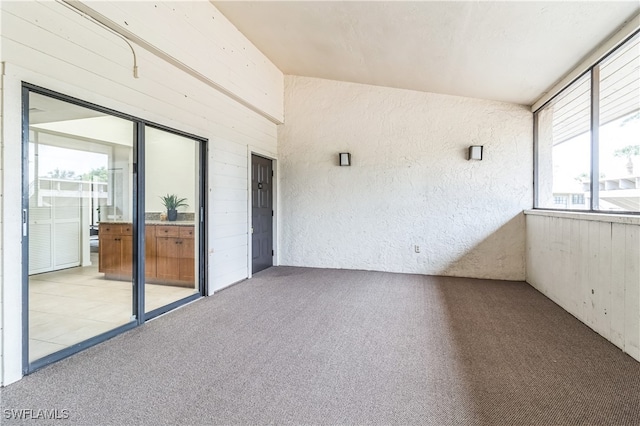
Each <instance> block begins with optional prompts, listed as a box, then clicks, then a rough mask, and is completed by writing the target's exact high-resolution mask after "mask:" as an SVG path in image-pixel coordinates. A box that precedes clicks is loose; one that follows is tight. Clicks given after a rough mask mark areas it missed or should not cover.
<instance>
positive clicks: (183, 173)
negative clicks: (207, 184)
mask: <svg viewBox="0 0 640 426" xmlns="http://www.w3.org/2000/svg"><path fill="white" fill-rule="evenodd" d="M145 145H146V148H147V149H146V150H145V163H146V168H145V174H146V177H147V178H146V179H145V210H146V211H147V212H161V213H164V212H166V210H167V209H166V208H165V207H164V205H163V204H162V200H161V199H160V197H161V196H164V195H167V194H176V195H177V196H178V198H186V199H187V200H186V203H187V204H188V206H185V207H180V208H178V211H179V212H191V213H193V212H194V209H195V206H196V205H197V198H196V197H197V192H196V189H197V187H196V180H197V176H198V173H199V171H198V167H197V163H196V158H197V157H196V155H197V152H198V150H197V148H198V144H197V143H196V142H195V141H194V140H192V139H187V138H184V137H181V136H177V135H174V134H172V133H167V132H164V131H160V130H156V129H151V132H150V133H147V134H146V138H145Z"/></svg>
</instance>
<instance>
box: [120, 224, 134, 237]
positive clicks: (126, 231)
mask: <svg viewBox="0 0 640 426" xmlns="http://www.w3.org/2000/svg"><path fill="white" fill-rule="evenodd" d="M120 235H133V225H120Z"/></svg>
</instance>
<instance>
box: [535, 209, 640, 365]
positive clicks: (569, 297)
mask: <svg viewBox="0 0 640 426" xmlns="http://www.w3.org/2000/svg"><path fill="white" fill-rule="evenodd" d="M526 222H527V281H528V282H529V283H530V284H531V285H532V286H533V287H535V288H536V289H538V291H540V292H541V293H543V294H545V295H546V296H547V297H549V298H550V299H551V300H553V301H554V302H556V303H557V304H558V305H560V306H561V307H562V308H563V309H565V310H566V311H568V312H569V313H570V314H572V315H573V316H575V317H576V318H578V319H579V320H580V321H582V322H583V323H585V324H586V325H588V326H589V327H591V328H592V329H593V330H595V331H596V332H597V333H599V334H600V335H602V336H603V337H605V338H606V339H607V340H609V341H611V342H612V343H613V344H614V345H616V346H618V347H619V348H620V349H622V350H623V351H624V352H626V353H628V354H629V355H631V356H632V357H633V358H635V359H637V360H638V361H640V264H639V260H640V218H638V217H634V216H616V215H606V214H598V215H596V214H580V213H569V212H549V211H546V212H545V211H529V212H527V216H526Z"/></svg>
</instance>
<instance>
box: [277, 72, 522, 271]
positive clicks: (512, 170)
mask: <svg viewBox="0 0 640 426" xmlns="http://www.w3.org/2000/svg"><path fill="white" fill-rule="evenodd" d="M285 119H286V121H285V124H284V125H281V126H280V127H279V129H278V149H279V167H280V180H279V181H280V184H281V186H280V207H281V217H283V219H282V220H281V223H280V234H279V236H280V242H279V245H280V263H281V264H283V265H298V266H314V267H329V268H347V269H368V270H382V271H394V272H407V273H421V274H433V275H453V276H468V277H476V278H495V279H507V280H523V279H524V273H525V263H524V261H525V259H524V258H525V228H524V216H523V214H522V211H523V210H524V209H527V208H530V207H531V206H532V163H533V161H532V152H533V149H532V116H531V112H530V111H529V109H528V108H526V107H524V106H519V105H514V104H507V103H500V102H493V101H485V100H479V99H469V98H462V97H454V96H446V95H437V94H429V93H422V92H413V91H408V90H399V89H391V88H383V87H376V86H367V85H359V84H352V83H342V82H336V81H329V80H321V79H314V78H304V77H294V76H287V77H285ZM469 145H483V146H484V155H485V158H484V159H483V160H482V161H468V160H467V149H468V147H469ZM339 152H350V153H351V154H352V161H353V165H352V166H351V167H339V166H338V162H337V161H338V153H339ZM415 246H419V249H420V252H419V253H416V250H415Z"/></svg>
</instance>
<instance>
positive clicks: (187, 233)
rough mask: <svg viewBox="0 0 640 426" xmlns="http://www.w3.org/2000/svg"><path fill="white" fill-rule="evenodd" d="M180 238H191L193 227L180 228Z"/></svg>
mask: <svg viewBox="0 0 640 426" xmlns="http://www.w3.org/2000/svg"><path fill="white" fill-rule="evenodd" d="M179 229H180V234H179V236H180V238H193V226H180V227H179Z"/></svg>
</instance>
